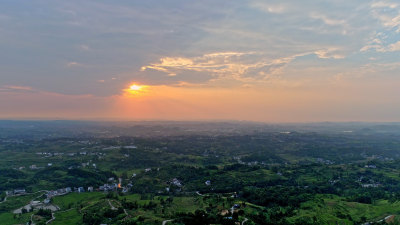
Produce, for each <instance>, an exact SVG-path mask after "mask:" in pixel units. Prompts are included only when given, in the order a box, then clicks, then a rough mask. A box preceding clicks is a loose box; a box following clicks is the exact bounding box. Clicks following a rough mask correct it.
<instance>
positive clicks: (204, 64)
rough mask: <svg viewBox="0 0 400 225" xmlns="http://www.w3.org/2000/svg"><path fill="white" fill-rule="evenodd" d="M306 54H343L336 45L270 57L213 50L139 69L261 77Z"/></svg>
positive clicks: (336, 56)
mask: <svg viewBox="0 0 400 225" xmlns="http://www.w3.org/2000/svg"><path fill="white" fill-rule="evenodd" d="M306 55H316V56H317V57H318V58H321V59H342V58H344V57H345V56H344V55H341V54H339V49H337V48H327V49H319V50H315V51H310V52H304V53H298V54H294V55H290V56H285V57H280V58H270V57H269V56H267V55H265V54H263V53H260V52H216V53H210V54H205V55H202V56H198V57H191V58H186V57H163V58H161V59H160V62H158V63H151V64H149V65H147V66H143V67H142V68H141V71H142V72H146V71H149V70H156V71H159V72H162V73H165V74H167V75H168V76H177V75H183V76H184V75H185V73H187V72H190V71H195V72H204V73H208V74H211V75H212V78H211V80H214V79H234V80H237V81H241V82H249V81H261V80H266V79H270V78H271V76H274V75H279V74H281V73H282V71H283V69H284V68H285V67H286V66H287V65H288V64H289V63H291V62H292V61H293V60H295V59H296V58H298V57H302V56H306ZM182 79H184V77H183V78H182ZM184 82H190V80H184Z"/></svg>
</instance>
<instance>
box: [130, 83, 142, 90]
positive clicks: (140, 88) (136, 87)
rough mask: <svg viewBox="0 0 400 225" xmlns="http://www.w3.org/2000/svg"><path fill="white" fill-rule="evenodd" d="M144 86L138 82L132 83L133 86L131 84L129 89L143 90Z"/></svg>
mask: <svg viewBox="0 0 400 225" xmlns="http://www.w3.org/2000/svg"><path fill="white" fill-rule="evenodd" d="M142 88H143V86H140V85H137V84H132V85H131V86H129V89H130V90H131V91H140V90H142Z"/></svg>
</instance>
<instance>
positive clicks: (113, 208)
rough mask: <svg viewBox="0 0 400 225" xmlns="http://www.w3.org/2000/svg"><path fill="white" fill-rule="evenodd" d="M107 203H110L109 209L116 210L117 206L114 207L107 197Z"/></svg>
mask: <svg viewBox="0 0 400 225" xmlns="http://www.w3.org/2000/svg"><path fill="white" fill-rule="evenodd" d="M108 204H109V205H110V207H111V210H117V208H115V207H114V206H113V205H112V204H111V202H110V199H108Z"/></svg>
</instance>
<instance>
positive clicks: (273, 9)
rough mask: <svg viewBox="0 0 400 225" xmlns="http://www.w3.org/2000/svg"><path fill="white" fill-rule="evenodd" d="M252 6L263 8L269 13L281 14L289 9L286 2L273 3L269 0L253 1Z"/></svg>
mask: <svg viewBox="0 0 400 225" xmlns="http://www.w3.org/2000/svg"><path fill="white" fill-rule="evenodd" d="M251 6H252V7H253V8H256V9H259V10H262V11H264V12H267V13H276V14H281V13H284V12H286V11H287V9H288V8H287V6H286V5H284V4H271V3H267V2H257V1H254V2H252V3H251Z"/></svg>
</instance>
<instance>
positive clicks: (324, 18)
mask: <svg viewBox="0 0 400 225" xmlns="http://www.w3.org/2000/svg"><path fill="white" fill-rule="evenodd" d="M310 17H311V18H312V19H317V20H321V21H322V22H324V23H325V24H326V25H331V26H337V25H345V24H346V21H345V20H337V19H332V18H329V17H327V16H326V15H323V14H320V13H315V12H314V13H311V15H310Z"/></svg>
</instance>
